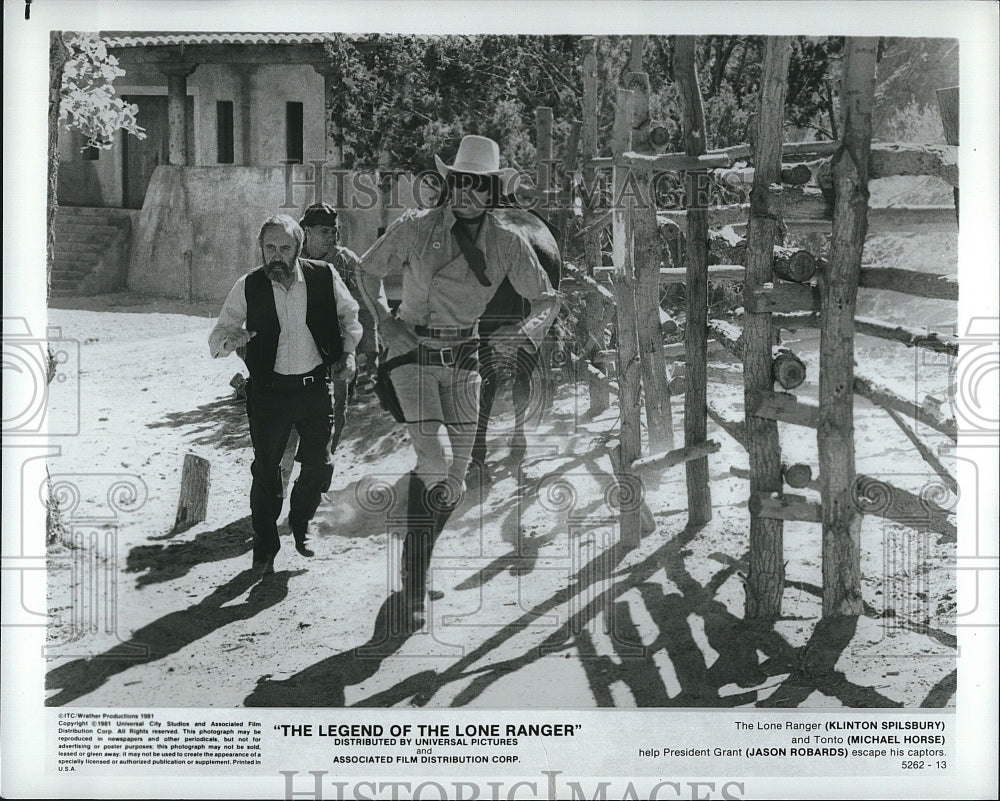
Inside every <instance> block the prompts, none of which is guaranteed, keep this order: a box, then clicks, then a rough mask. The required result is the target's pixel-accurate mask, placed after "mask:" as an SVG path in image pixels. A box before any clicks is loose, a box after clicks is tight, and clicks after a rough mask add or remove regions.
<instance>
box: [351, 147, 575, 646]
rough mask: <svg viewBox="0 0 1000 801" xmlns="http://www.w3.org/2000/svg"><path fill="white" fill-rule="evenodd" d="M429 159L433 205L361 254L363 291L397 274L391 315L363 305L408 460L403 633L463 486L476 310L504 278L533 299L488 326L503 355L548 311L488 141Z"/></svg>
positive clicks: (553, 306) (543, 285)
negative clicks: (398, 298)
mask: <svg viewBox="0 0 1000 801" xmlns="http://www.w3.org/2000/svg"><path fill="white" fill-rule="evenodd" d="M435 159H436V161H437V166H438V171H439V173H440V174H441V177H442V178H443V179H444V185H445V186H444V196H443V198H442V202H441V203H438V204H436V205H435V206H434V207H433V208H430V209H423V210H419V211H416V210H414V211H408V212H405V213H404V214H403V215H402V216H401V217H400V218H399V219H398V220H396V221H395V222H394V223H392V225H390V226H389V228H388V229H387V230H386V232H385V234H384V235H383V236H382V237H381V238H380V239H379V240H378V241H377V242H375V244H374V245H372V247H371V248H370V249H369V250H368V252H367V253H365V255H364V256H363V257H362V259H361V284H362V288H363V289H364V291H365V292H366V294H367V295H368V297H370V298H375V297H376V296H377V294H378V292H379V289H380V286H381V279H382V278H384V277H385V276H386V275H388V274H389V273H390V272H393V271H394V270H400V271H401V272H402V276H403V297H402V302H401V303H400V306H399V309H398V311H397V315H396V316H393V314H392V312H391V311H390V309H389V307H388V305H387V304H386V303H385V302H384V301H382V302H378V303H373V305H374V306H375V309H376V314H377V315H378V318H379V320H378V323H379V329H380V331H381V334H382V338H383V340H384V342H385V344H386V346H387V348H388V353H387V354H386V355H387V360H386V362H385V365H386V367H387V368H391V373H390V376H391V381H392V386H393V388H394V389H395V392H396V395H397V397H398V400H399V405H400V407H401V409H402V413H403V416H404V418H405V421H406V423H407V427H408V430H409V434H410V440H411V442H412V443H413V448H414V451H415V452H416V457H417V458H416V467H415V468H414V470H413V472H412V473H411V474H410V476H409V482H408V493H407V507H406V509H407V511H406V519H407V522H406V536H405V539H404V541H403V554H402V564H401V573H402V575H403V593H402V599H403V602H404V609H403V621H402V622H403V626H404V629H405V630H406V631H409V632H412V631H416V630H418V629H420V628H422V627H423V625H424V623H425V620H426V618H425V596H426V593H427V590H428V582H427V574H428V565H429V563H430V559H431V552H432V549H433V547H434V543H435V542H436V540H437V538H438V536H439V535H440V533H441V530H442V529H443V527H444V525H445V523H446V522H447V520H448V518H449V517H450V515H451V513H452V512H453V511H454V509H455V507H456V505H457V504H458V502H459V500H461V498H462V495H463V493H464V492H465V475H466V471H467V469H468V466H469V459H470V453H471V450H472V444H473V438H474V436H475V430H476V421H477V417H478V410H479V392H480V376H479V373H478V370H477V368H478V360H477V353H478V349H479V342H478V338H477V330H476V328H477V323H478V321H479V318H480V317H481V316H482V314H483V312H484V310H485V309H486V306H487V304H488V303H489V301H490V298H492V297H493V294H494V293H495V292H496V290H497V288H498V287H499V286H500V284H501V282H502V281H503V280H504V278H509V279H510V282H511V284H512V286H513V287H514V289H515V290H516V291H517V293H518V294H519V295H521V296H522V297H524V298H525V299H526V300H527V301H528V303H529V304H530V307H531V308H530V314H529V315H528V316H527V317H526V318H525V319H524V320H523V321H522V322H521V323H519V324H511V325H507V326H502V327H501V328H499V329H497V330H496V331H494V333H493V336H492V342H493V345H494V348H495V349H496V350H497V351H498V352H500V353H502V354H504V355H506V356H507V357H510V356H512V355H513V354H515V353H516V352H517V349H518V348H521V347H527V348H531V349H533V348H536V347H537V346H538V344H539V343H540V342H541V340H542V337H543V336H544V335H545V331H546V330H547V329H548V327H549V326H550V325H551V324H552V321H553V320H554V319H555V316H556V314H557V312H558V301H557V298H556V293H555V290H554V289H553V288H552V285H551V284H550V283H549V279H548V278H547V277H546V274H545V271H544V270H543V269H542V267H541V265H540V264H539V261H538V257H537V256H536V255H535V253H534V251H533V250H532V248H531V247H530V246H529V245H528V243H527V241H526V240H525V238H524V237H523V236H522V235H521V233H520V232H519V228H520V227H521V226H522V225H523V223H524V219H523V217H522V216H521V215H526V214H528V212H526V211H524V210H522V209H501V208H497V205H498V200H499V195H500V182H499V176H500V149H499V147H498V145H497V143H496V142H494V141H493V140H492V139H487V138H485V137H482V136H466V137H464V138H463V139H462V142H461V144H460V145H459V148H458V153H457V155H456V157H455V162H454V164H453V165H451V166H448V165H446V164H444V162H442V161H441V159H440V158H437V157H435Z"/></svg>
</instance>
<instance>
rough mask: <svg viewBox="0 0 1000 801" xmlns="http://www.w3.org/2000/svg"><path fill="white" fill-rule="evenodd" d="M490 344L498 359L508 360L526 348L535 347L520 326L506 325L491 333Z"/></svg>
mask: <svg viewBox="0 0 1000 801" xmlns="http://www.w3.org/2000/svg"><path fill="white" fill-rule="evenodd" d="M490 345H492V346H493V352H494V353H495V354H496V356H497V358H498V359H501V360H507V359H513V358H514V357H515V356H517V352H518V351H519V350H521V349H522V348H524V349H525V350H531V349H533V346H532V344H531V340H530V339H528V337H526V336H525V335H524V331H522V330H521V327H520V326H516V325H505V326H501V327H500V328H498V329H497V330H496V331H494V332H493V333H492V334H490Z"/></svg>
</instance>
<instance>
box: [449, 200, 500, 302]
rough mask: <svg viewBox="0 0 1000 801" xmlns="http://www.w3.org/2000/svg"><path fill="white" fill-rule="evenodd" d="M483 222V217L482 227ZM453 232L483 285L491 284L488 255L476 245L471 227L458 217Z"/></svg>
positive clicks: (471, 268)
mask: <svg viewBox="0 0 1000 801" xmlns="http://www.w3.org/2000/svg"><path fill="white" fill-rule="evenodd" d="M484 216H485V215H484ZM482 224H483V219H482V218H481V219H480V221H479V226H480V228H481V227H482ZM451 234H452V236H454V237H455V241H456V242H458V246H459V247H460V248H461V249H462V255H463V256H465V260H466V261H467V262H468V263H469V269H470V270H472V273H473V275H475V276H476V280H477V281H479V283H480V284H482V285H483V286H490V285H491V284H490V279H489V278H487V277H486V256H484V255H483V251H481V250H480V249H479V248H477V247H476V243H475V241H474V240H473V238H472V234H470V233H469V229H468V228H467V227H466V225H465V224H464V223H463V222H462V221H461V220H459V219H458V218H456V219H455V224H454V225H453V226H452V227H451Z"/></svg>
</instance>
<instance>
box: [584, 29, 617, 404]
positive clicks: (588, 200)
mask: <svg viewBox="0 0 1000 801" xmlns="http://www.w3.org/2000/svg"><path fill="white" fill-rule="evenodd" d="M581 50H582V52H583V130H582V131H581V133H582V147H581V161H582V164H583V170H582V172H583V176H582V177H583V190H584V192H583V193H582V199H583V226H584V238H583V247H584V259H585V262H586V265H587V275H588V276H589V277H590V278H591V279H593V277H594V271H595V270H596V269H598V268H600V267H601V230H600V227H599V226H597V225H595V224H594V223H595V220H596V218H597V217H598V216H599V214H598V211H599V210H598V209H597V208H595V201H596V196H597V180H596V179H597V172H596V170H595V169H594V158H595V157H596V155H597V122H598V114H597V104H598V98H597V56H596V55H595V53H594V39H593V37H585V38H584V39H583V41H582V42H581ZM606 305H607V304H606V303H605V301H604V299H603V298H602V297H601V294H600V293H599V291H597V290H594V291H592V292H590V293H589V294H588V295H587V305H586V311H585V318H586V326H587V331H588V332H589V333H590V340H589V342H588V343H587V346H586V347H585V348H584V353H585V355H586V356H587V357H588V358H589V359H590V360H591V363H592V364H595V365H596V362H595V361H594V359H595V357H596V355H597V354H598V353H600V352H601V351H602V350H604V349H606V348H607V346H608V343H607V338H606V337H605V335H604V315H605V308H606ZM610 401H611V398H610V395H609V394H608V388H607V385H605V384H604V383H603V382H602V381H599V380H597V379H596V378H593V377H592V378H591V379H590V411H589V413H590V415H591V416H592V417H596V416H597V415H599V414H603V413H604V412H605V411H606V410H607V408H608V405H609V404H610Z"/></svg>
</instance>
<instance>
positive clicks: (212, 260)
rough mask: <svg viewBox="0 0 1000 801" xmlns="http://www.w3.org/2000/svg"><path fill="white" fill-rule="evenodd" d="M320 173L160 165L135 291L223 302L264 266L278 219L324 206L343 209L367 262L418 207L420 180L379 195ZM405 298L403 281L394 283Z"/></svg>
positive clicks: (346, 236) (146, 213) (361, 182)
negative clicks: (268, 227)
mask: <svg viewBox="0 0 1000 801" xmlns="http://www.w3.org/2000/svg"><path fill="white" fill-rule="evenodd" d="M313 170H314V168H313V166H312V165H308V164H307V165H296V166H295V167H294V169H293V170H292V172H290V173H289V172H288V171H287V170H286V168H283V167H222V166H217V167H166V166H160V167H157V168H156V170H155V172H154V173H153V178H152V180H151V181H150V184H149V189H148V191H147V193H146V202H145V204H144V205H143V208H142V211H141V212H140V213H139V216H138V219H137V220H136V221H135V225H134V228H133V239H132V248H131V260H130V263H129V271H128V288H129V289H130V290H131V291H134V292H141V293H144V294H151V295H160V296H165V297H176V298H191V299H200V300H219V301H220V302H221V300H222V299H223V298H225V296H226V294H227V293H228V292H229V290H230V289H231V288H232V286H233V284H234V283H235V282H236V280H237V279H238V278H239V277H240V276H241V275H243V274H244V273H246V272H247V271H249V270H251V269H253V267H255V266H257V264H259V263H260V252H259V250H258V247H257V234H258V233H259V231H260V225H261V223H262V222H263V221H264V220H265V219H267V218H268V217H270V216H271V215H273V214H288V215H289V216H291V217H292V218H293V219H296V220H297V219H299V218H300V217H301V215H302V211H303V210H304V209H305V208H306V207H307V206H309V205H310V204H311V203H314V202H317V199H318V198H321V199H322V200H323V201H324V202H326V203H330V204H331V205H334V206H336V207H337V208H338V209H340V221H341V240H342V243H343V244H344V245H346V246H347V247H349V248H351V249H352V250H354V251H355V252H356V253H358V255H361V254H362V253H364V251H365V250H366V249H367V248H368V247H369V246H370V245H371V244H372V243H373V242H374V241H375V239H376V238H377V235H378V231H379V229H380V228H384V227H385V226H387V225H388V224H389V223H390V222H391V221H392V220H394V219H395V218H396V217H398V216H399V214H401V213H402V210H403V209H404V208H413V207H415V206H417V205H418V203H417V200H416V199H415V197H414V192H413V190H412V180H411V179H409V178H408V177H406V176H403V177H401V178H400V179H398V181H397V185H396V190H395V191H394V192H388V191H386V192H382V193H380V192H379V191H378V189H377V188H376V183H375V180H374V177H373V176H372V175H371V174H359V173H342V172H339V171H333V170H329V169H325V170H324V171H323V176H322V181H321V182H318V181H316V180H315V175H314V174H313ZM386 283H387V290H388V292H389V295H390V297H393V296H398V279H392V278H390V279H389V280H388V281H387V282H386Z"/></svg>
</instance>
